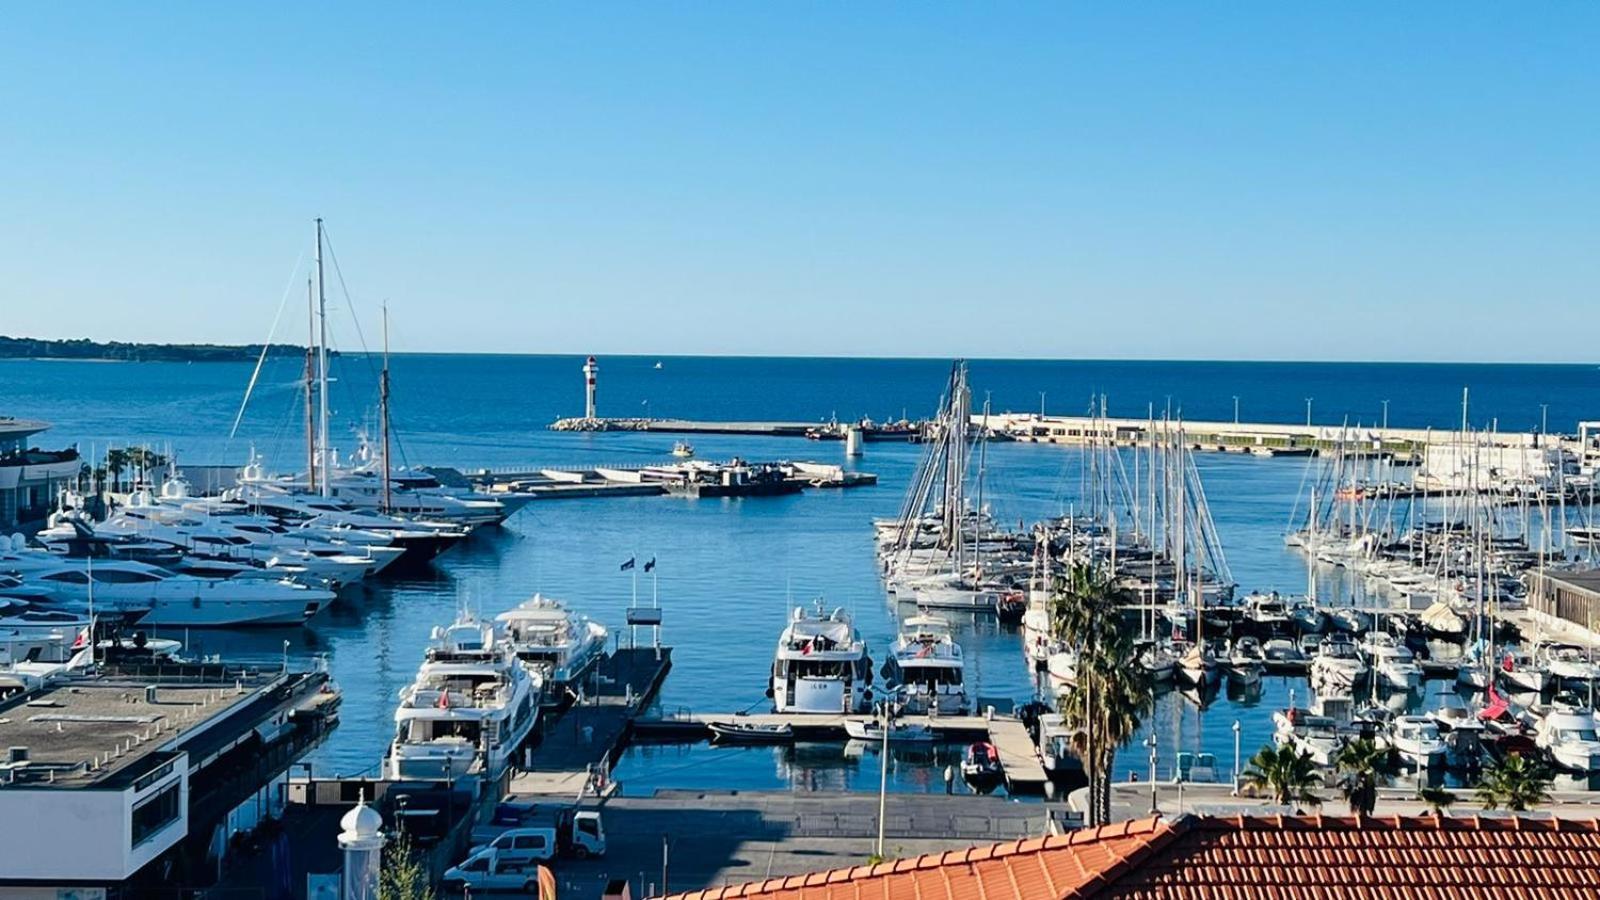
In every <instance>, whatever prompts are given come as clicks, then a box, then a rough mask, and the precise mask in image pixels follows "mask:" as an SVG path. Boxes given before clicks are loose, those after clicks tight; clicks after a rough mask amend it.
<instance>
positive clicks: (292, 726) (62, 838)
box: [0, 665, 337, 900]
mask: <svg viewBox="0 0 1600 900" xmlns="http://www.w3.org/2000/svg"><path fill="white" fill-rule="evenodd" d="M185 668H186V669H187V670H189V671H187V672H184V673H181V674H180V675H179V678H180V679H181V681H174V682H165V681H163V682H151V681H149V680H141V679H133V678H126V677H119V676H113V675H99V676H91V677H83V678H73V679H65V680H61V681H57V682H55V683H53V684H50V685H47V686H46V687H44V688H41V689H38V690H35V691H33V692H30V693H25V694H21V695H18V696H14V697H11V698H10V699H8V700H6V701H5V702H3V703H0V747H4V748H6V750H5V756H4V757H0V848H3V850H0V900H24V898H26V900H32V898H51V900H55V898H58V897H63V896H74V897H80V898H100V900H120V898H124V897H138V896H147V895H148V894H149V892H150V890H151V889H152V886H155V885H162V886H171V887H193V886H194V885H179V884H176V883H174V881H173V879H172V876H171V875H170V874H169V873H172V872H187V873H190V874H189V876H188V877H189V878H190V879H192V878H194V877H195V876H194V874H193V873H195V872H202V873H204V872H210V873H213V874H214V873H215V871H216V870H217V865H216V863H217V862H218V860H217V859H216V858H215V854H216V852H217V849H218V848H219V846H220V848H223V851H224V852H225V848H226V846H227V840H226V838H227V836H228V835H227V834H226V833H222V834H218V833H217V829H224V830H225V829H226V828H228V827H229V824H230V823H232V822H234V821H236V819H237V816H236V813H237V812H238V811H239V810H240V808H241V807H242V806H254V805H256V803H257V802H258V797H257V793H258V792H259V790H260V789H261V788H262V787H263V786H264V785H268V784H271V783H273V782H274V781H276V780H278V779H279V776H280V775H281V774H282V772H283V771H284V770H286V769H287V767H288V765H289V764H290V763H292V762H293V760H294V759H296V758H298V757H299V755H300V754H301V753H303V752H304V751H305V750H307V749H309V748H310V747H311V746H313V745H314V744H315V743H316V741H318V740H320V738H321V736H322V734H323V733H324V731H325V730H326V727H327V721H326V718H325V717H324V716H322V715H321V713H320V710H321V709H322V708H323V707H324V706H325V704H327V703H328V700H329V694H328V693H327V690H326V685H327V684H328V682H327V679H326V676H325V675H321V674H287V675H285V674H279V673H270V674H266V675H261V674H249V673H246V672H244V671H243V670H226V669H224V668H223V667H222V666H218V665H209V666H188V667H185ZM332 696H333V697H334V698H336V697H337V695H336V694H334V695H332ZM195 836H203V837H206V838H210V840H209V841H202V842H200V846H207V845H209V847H210V848H211V850H210V851H208V852H207V855H210V856H212V857H213V858H212V859H211V860H210V861H209V863H208V862H207V861H206V860H204V859H202V860H195V859H182V858H181V857H182V854H184V853H185V852H186V850H185V847H186V846H187V847H188V851H187V852H191V853H192V852H193V851H194V847H195V846H196V843H197V842H196V841H193V840H190V838H192V837H195Z"/></svg>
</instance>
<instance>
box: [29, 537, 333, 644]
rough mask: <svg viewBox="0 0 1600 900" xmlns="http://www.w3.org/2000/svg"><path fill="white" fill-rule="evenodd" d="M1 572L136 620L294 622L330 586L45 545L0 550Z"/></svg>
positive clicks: (326, 595)
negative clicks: (207, 572)
mask: <svg viewBox="0 0 1600 900" xmlns="http://www.w3.org/2000/svg"><path fill="white" fill-rule="evenodd" d="M0 572H7V573H11V574H15V575H16V576H18V577H20V578H21V579H22V580H23V581H24V582H25V583H27V584H29V585H32V586H35V587H39V588H43V589H44V590H45V592H46V593H47V595H48V597H49V600H48V603H49V604H50V605H53V606H58V607H63V608H67V609H73V610H81V611H85V612H87V611H88V609H89V607H90V606H91V603H92V605H93V606H94V609H95V611H96V612H98V613H100V614H107V613H113V614H117V615H122V616H125V617H127V618H128V619H130V620H131V621H132V622H134V623H137V624H139V625H167V626H189V627H195V628H205V627H228V626H235V625H294V624H299V623H301V622H304V621H305V620H307V619H309V618H311V617H312V616H314V615H316V614H317V613H318V612H320V611H321V610H322V608H323V607H324V606H327V605H328V603H329V602H331V601H332V600H333V592H331V591H325V590H321V589H319V588H311V587H307V586H305V585H303V584H298V583H295V582H293V581H278V580H273V579H270V578H196V577H194V576H191V575H174V574H173V573H171V572H169V571H167V570H166V569H161V568H157V567H156V566H151V565H146V564H145V563H138V562H129V561H125V560H105V561H103V562H94V561H92V560H78V559H70V558H67V559H63V558H61V557H59V556H57V555H56V554H53V553H47V552H45V551H42V550H40V551H22V552H11V553H5V554H0Z"/></svg>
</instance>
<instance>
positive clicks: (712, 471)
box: [429, 459, 878, 500]
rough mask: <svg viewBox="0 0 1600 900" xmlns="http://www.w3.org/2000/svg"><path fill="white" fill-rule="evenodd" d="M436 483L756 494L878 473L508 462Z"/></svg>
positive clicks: (856, 481) (867, 480)
mask: <svg viewBox="0 0 1600 900" xmlns="http://www.w3.org/2000/svg"><path fill="white" fill-rule="evenodd" d="M429 471H430V472H432V473H433V474H434V476H435V477H437V478H438V479H439V480H440V482H441V483H446V484H452V483H460V484H463V485H471V486H474V487H477V488H479V489H481V490H484V491H487V492H489V493H491V494H496V495H502V494H512V495H519V496H528V497H532V498H534V499H536V500H569V499H578V498H587V497H658V496H664V495H678V496H688V497H759V496H774V495H781V494H793V493H798V492H800V491H803V490H806V489H809V488H823V489H827V488H840V489H842V488H855V487H866V486H869V485H874V484H877V483H878V476H877V475H874V474H872V473H870V472H857V471H852V470H848V469H845V468H844V467H842V466H836V465H830V464H828V463H818V462H804V461H797V462H791V461H788V460H781V461H776V462H748V461H745V460H739V459H733V460H726V461H709V460H695V459H690V460H683V461H679V462H671V463H650V464H641V465H622V466H588V467H572V468H560V467H551V466H507V467H500V468H482V469H477V470H472V474H471V475H468V474H465V473H463V472H461V471H460V470H457V469H443V468H435V469H429Z"/></svg>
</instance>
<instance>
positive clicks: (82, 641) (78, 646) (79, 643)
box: [72, 627, 89, 650]
mask: <svg viewBox="0 0 1600 900" xmlns="http://www.w3.org/2000/svg"><path fill="white" fill-rule="evenodd" d="M87 646H89V629H88V627H85V628H84V629H83V630H82V631H80V632H78V636H77V638H76V639H74V640H73V642H72V649H74V650H82V649H83V648H84V647H87Z"/></svg>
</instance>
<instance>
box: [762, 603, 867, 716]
mask: <svg viewBox="0 0 1600 900" xmlns="http://www.w3.org/2000/svg"><path fill="white" fill-rule="evenodd" d="M871 682H872V660H871V659H870V658H868V656H867V645H866V642H865V641H863V640H862V639H861V634H860V633H859V632H857V631H856V627H855V624H854V623H853V622H852V621H851V618H850V614H849V613H848V612H846V611H845V610H844V609H843V608H842V607H841V608H837V609H834V610H833V611H832V612H831V613H829V612H826V611H825V607H824V606H823V604H822V601H820V600H819V601H817V604H816V612H815V614H812V613H810V612H808V611H807V610H806V608H805V607H803V606H802V607H796V608H795V609H794V612H793V614H792V615H791V616H790V619H789V623H788V625H786V626H785V627H784V629H783V633H782V634H781V635H779V637H778V649H777V652H776V654H775V657H774V659H773V663H772V682H771V685H770V687H769V690H770V692H771V695H772V699H773V704H774V706H775V707H776V710H777V711H778V712H780V713H825V714H833V715H838V714H841V713H856V712H862V711H864V710H865V709H866V708H867V705H868V701H869V697H870V685H871Z"/></svg>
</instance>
